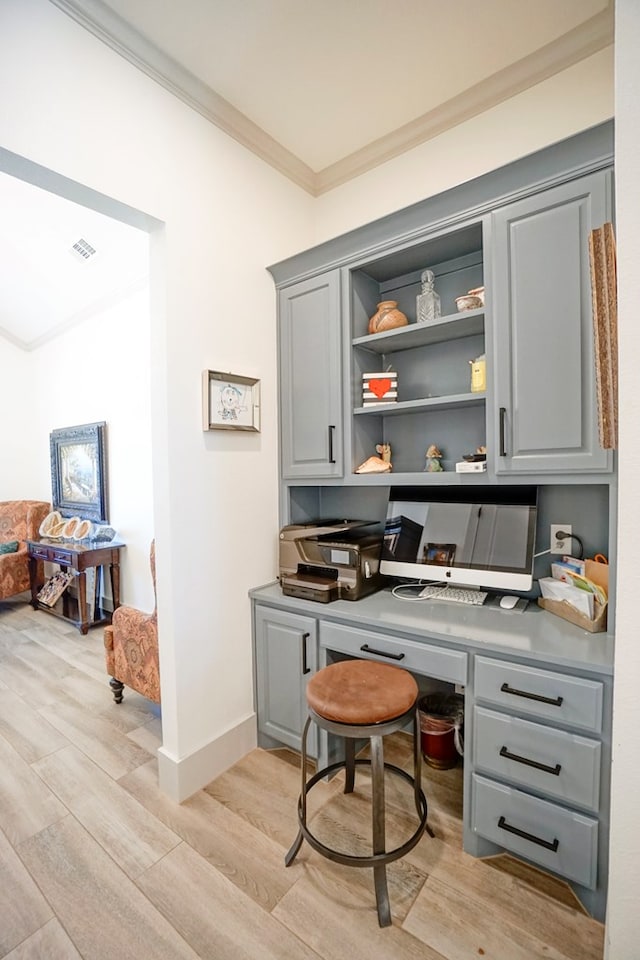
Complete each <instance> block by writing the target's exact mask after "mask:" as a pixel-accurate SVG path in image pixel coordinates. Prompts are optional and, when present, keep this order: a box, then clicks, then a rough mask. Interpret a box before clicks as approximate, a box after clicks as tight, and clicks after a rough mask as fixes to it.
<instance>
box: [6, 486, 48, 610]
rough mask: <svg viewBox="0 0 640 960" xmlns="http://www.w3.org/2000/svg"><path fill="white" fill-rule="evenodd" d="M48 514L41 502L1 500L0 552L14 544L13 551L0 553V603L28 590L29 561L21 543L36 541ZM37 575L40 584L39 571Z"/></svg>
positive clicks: (24, 544)
mask: <svg viewBox="0 0 640 960" xmlns="http://www.w3.org/2000/svg"><path fill="white" fill-rule="evenodd" d="M50 510H51V507H50V505H49V504H48V503H44V501H42V500H4V501H3V502H2V503H0V548H1V547H3V546H4V547H5V548H10V547H11V546H12V545H15V542H16V541H17V542H18V549H17V550H15V551H12V552H11V553H4V552H0V600H6V599H7V597H13V596H15V594H16V593H24V591H25V590H28V589H29V559H28V556H27V545H26V543H25V542H24V541H25V540H37V539H38V531H39V529H40V524H41V523H42V521H43V520H44V518H45V517H46V516H47V514H48V513H49V512H50ZM40 566H41V567H42V564H40ZM38 572H39V574H40V581H42V580H43V579H44V576H43V571H42V570H39V571H38Z"/></svg>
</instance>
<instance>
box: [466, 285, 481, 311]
mask: <svg viewBox="0 0 640 960" xmlns="http://www.w3.org/2000/svg"><path fill="white" fill-rule="evenodd" d="M469 295H470V296H472V297H480V299H481V300H482V306H483V307H484V287H474V288H473V290H469Z"/></svg>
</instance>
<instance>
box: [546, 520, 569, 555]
mask: <svg viewBox="0 0 640 960" xmlns="http://www.w3.org/2000/svg"><path fill="white" fill-rule="evenodd" d="M559 532H562V533H568V534H569V536H568V537H563V538H562V539H560V540H559V539H558V533H559ZM570 534H571V524H570V523H552V524H551V533H550V534H549V546H550V552H551V553H568V554H571V536H570Z"/></svg>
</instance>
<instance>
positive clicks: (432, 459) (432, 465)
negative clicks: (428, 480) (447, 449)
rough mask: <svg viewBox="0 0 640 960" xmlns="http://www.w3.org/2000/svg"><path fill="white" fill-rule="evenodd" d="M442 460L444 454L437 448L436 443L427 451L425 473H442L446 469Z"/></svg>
mask: <svg viewBox="0 0 640 960" xmlns="http://www.w3.org/2000/svg"><path fill="white" fill-rule="evenodd" d="M441 459H442V454H441V453H440V451H439V450H438V448H437V447H436V445H435V443H432V444H431V446H430V447H429V449H428V450H427V462H426V465H425V468H424V469H425V471H426V472H427V473H442V471H443V469H444V468H443V466H442V464H441V463H440V461H441Z"/></svg>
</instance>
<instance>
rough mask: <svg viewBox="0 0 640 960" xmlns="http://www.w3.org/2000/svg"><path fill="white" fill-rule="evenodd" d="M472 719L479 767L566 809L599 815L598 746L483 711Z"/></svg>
mask: <svg viewBox="0 0 640 960" xmlns="http://www.w3.org/2000/svg"><path fill="white" fill-rule="evenodd" d="M473 717H474V722H473V760H474V766H476V767H479V768H480V769H482V770H484V771H485V772H486V773H494V774H497V775H498V776H499V777H503V778H504V779H506V780H513V781H514V782H515V783H517V784H521V785H522V786H524V787H530V788H531V789H532V790H536V791H538V792H540V793H545V794H547V795H548V796H550V797H554V798H556V799H558V800H560V801H562V802H564V803H569V804H575V805H577V806H579V807H585V808H586V809H587V810H594V811H597V810H598V807H599V801H600V743H599V742H598V741H597V740H588V739H587V738H586V737H580V736H578V735H577V734H573V733H566V732H565V731H564V730H555V729H554V728H553V727H543V726H542V725H541V724H539V723H532V722H531V721H529V720H521V719H520V718H519V717H510V716H508V715H507V714H506V713H495V712H494V711H493V710H485V709H484V708H483V707H476V708H475V709H474V712H473Z"/></svg>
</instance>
